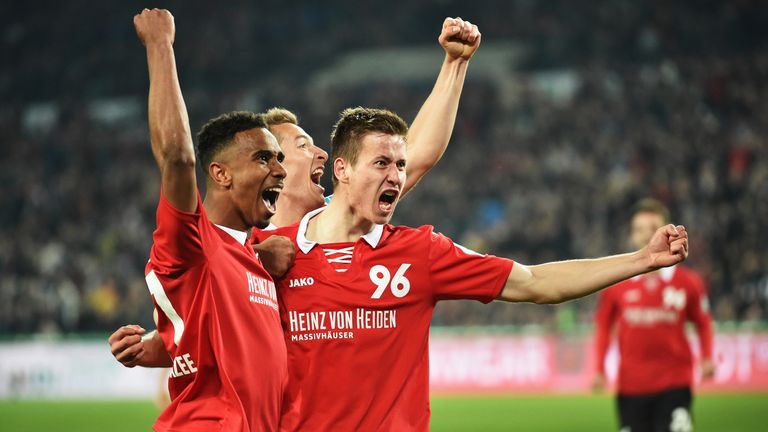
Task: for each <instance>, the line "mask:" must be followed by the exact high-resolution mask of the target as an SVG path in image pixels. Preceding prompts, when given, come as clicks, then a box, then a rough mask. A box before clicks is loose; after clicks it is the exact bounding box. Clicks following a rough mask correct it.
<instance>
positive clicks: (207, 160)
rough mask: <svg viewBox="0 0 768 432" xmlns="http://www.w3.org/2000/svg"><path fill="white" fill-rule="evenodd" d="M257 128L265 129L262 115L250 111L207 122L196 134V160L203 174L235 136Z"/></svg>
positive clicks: (225, 114) (235, 112)
mask: <svg viewBox="0 0 768 432" xmlns="http://www.w3.org/2000/svg"><path fill="white" fill-rule="evenodd" d="M257 128H264V129H266V128H267V123H266V122H265V121H264V115H263V114H256V113H253V112H250V111H232V112H228V113H224V114H222V115H220V116H218V117H215V118H212V119H210V120H208V123H206V124H204V125H203V127H202V128H200V132H198V133H197V158H198V159H199V160H200V163H201V164H202V167H203V172H206V173H207V172H208V165H210V164H211V162H213V160H214V158H215V157H216V155H217V154H219V152H221V151H222V150H223V149H224V148H226V147H227V146H228V145H229V144H231V143H232V140H233V139H234V138H235V134H237V133H238V132H242V131H246V130H250V129H257Z"/></svg>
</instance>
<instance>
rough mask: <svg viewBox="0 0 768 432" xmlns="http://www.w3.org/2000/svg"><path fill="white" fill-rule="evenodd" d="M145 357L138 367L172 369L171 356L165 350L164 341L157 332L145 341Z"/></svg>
mask: <svg viewBox="0 0 768 432" xmlns="http://www.w3.org/2000/svg"><path fill="white" fill-rule="evenodd" d="M143 343H144V355H143V356H142V357H141V360H139V362H138V365H139V366H142V367H171V366H172V365H173V362H172V360H171V356H170V355H168V352H167V351H166V350H165V345H163V339H162V338H161V337H160V333H158V331H157V330H155V331H153V332H152V333H150V334H148V335H147V337H146V338H145V340H144V342H143Z"/></svg>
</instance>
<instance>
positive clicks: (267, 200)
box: [261, 186, 283, 214]
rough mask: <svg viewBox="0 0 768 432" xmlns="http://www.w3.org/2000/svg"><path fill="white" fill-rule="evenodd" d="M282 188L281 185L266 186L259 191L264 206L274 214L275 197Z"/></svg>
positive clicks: (275, 208) (275, 209)
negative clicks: (262, 190)
mask: <svg viewBox="0 0 768 432" xmlns="http://www.w3.org/2000/svg"><path fill="white" fill-rule="evenodd" d="M282 190H283V188H282V187H281V186H273V187H271V188H267V189H265V190H264V192H262V193H261V200H262V201H264V206H265V207H267V210H269V212H270V213H272V214H275V212H276V211H277V207H276V204H277V198H278V197H279V196H280V192H282Z"/></svg>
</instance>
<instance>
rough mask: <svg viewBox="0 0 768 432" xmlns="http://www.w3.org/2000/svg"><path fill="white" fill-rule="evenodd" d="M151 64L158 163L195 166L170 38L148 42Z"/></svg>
mask: <svg viewBox="0 0 768 432" xmlns="http://www.w3.org/2000/svg"><path fill="white" fill-rule="evenodd" d="M147 64H148V66H149V131H150V137H151V139H152V151H153V153H154V154H155V159H156V160H157V162H158V164H160V165H161V168H162V166H164V165H165V164H169V163H172V164H183V165H190V166H194V163H195V151H194V146H193V144H192V133H191V132H190V128H189V117H188V115H187V108H186V106H185V105H184V98H183V96H182V94H181V86H180V85H179V78H178V75H177V73H176V59H175V56H174V53H173V45H172V44H171V42H169V41H162V42H153V43H149V44H147Z"/></svg>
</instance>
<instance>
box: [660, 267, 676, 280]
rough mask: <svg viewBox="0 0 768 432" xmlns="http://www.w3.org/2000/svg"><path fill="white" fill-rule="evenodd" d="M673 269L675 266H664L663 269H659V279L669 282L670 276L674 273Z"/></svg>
mask: <svg viewBox="0 0 768 432" xmlns="http://www.w3.org/2000/svg"><path fill="white" fill-rule="evenodd" d="M675 270H676V267H675V266H672V267H664V268H663V269H661V271H660V272H659V276H660V277H661V280H663V281H664V282H669V281H670V280H672V276H674V275H675Z"/></svg>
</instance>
